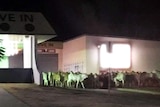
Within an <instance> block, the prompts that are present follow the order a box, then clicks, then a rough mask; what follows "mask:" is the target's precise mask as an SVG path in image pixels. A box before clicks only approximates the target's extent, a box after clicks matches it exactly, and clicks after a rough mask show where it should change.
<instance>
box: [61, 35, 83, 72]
mask: <svg viewBox="0 0 160 107" xmlns="http://www.w3.org/2000/svg"><path fill="white" fill-rule="evenodd" d="M76 66H78V68H79V69H78V70H79V71H80V72H83V73H86V37H85V36H82V37H80V38H76V39H74V40H70V41H67V42H64V43H63V70H64V71H71V70H72V71H75V72H76V70H77V69H76Z"/></svg>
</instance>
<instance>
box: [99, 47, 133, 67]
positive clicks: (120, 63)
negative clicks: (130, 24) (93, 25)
mask: <svg viewBox="0 0 160 107" xmlns="http://www.w3.org/2000/svg"><path fill="white" fill-rule="evenodd" d="M107 47H108V46H107V44H102V45H101V47H100V67H101V68H114V69H116V68H119V69H125V68H129V67H130V65H131V47H130V45H129V44H112V45H111V47H110V48H111V53H110V52H107V50H108V49H107Z"/></svg>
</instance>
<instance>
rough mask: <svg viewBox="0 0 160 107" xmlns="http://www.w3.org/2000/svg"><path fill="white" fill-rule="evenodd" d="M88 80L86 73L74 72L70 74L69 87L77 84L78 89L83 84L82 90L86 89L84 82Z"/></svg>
mask: <svg viewBox="0 0 160 107" xmlns="http://www.w3.org/2000/svg"><path fill="white" fill-rule="evenodd" d="M86 78H88V75H87V74H84V73H73V72H72V71H71V72H70V73H69V74H68V80H67V86H68V87H71V83H72V81H73V82H76V88H78V85H79V83H81V85H82V88H85V87H84V84H83V81H84V80H85V79H86Z"/></svg>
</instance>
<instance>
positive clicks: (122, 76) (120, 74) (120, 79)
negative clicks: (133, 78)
mask: <svg viewBox="0 0 160 107" xmlns="http://www.w3.org/2000/svg"><path fill="white" fill-rule="evenodd" d="M113 81H114V83H115V85H116V86H119V82H122V86H124V81H125V74H124V73H123V72H118V73H117V75H116V76H115V77H114V78H113Z"/></svg>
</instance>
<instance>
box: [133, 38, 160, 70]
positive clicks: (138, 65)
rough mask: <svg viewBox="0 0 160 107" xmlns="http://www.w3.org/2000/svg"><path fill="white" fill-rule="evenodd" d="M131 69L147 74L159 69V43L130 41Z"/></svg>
mask: <svg viewBox="0 0 160 107" xmlns="http://www.w3.org/2000/svg"><path fill="white" fill-rule="evenodd" d="M132 69H133V70H135V71H147V72H151V71H152V70H154V69H160V41H144V40H132Z"/></svg>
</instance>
